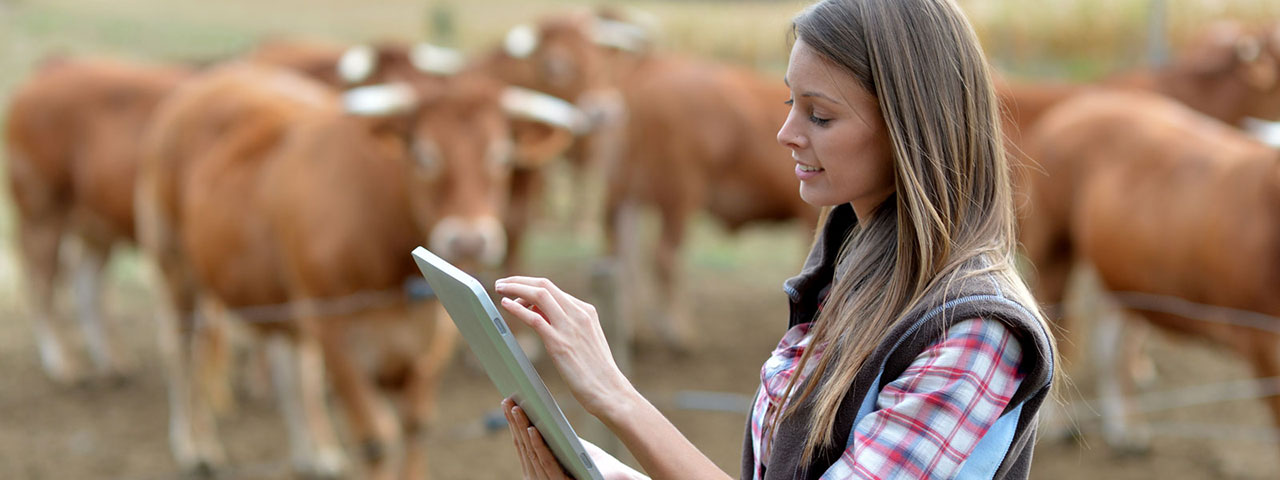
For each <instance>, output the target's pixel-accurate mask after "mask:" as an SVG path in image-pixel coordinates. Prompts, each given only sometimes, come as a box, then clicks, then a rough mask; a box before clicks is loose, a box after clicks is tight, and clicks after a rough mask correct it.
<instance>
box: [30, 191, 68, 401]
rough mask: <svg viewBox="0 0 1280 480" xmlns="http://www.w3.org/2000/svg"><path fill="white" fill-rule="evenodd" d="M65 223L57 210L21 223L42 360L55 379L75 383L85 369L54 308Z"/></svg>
mask: <svg viewBox="0 0 1280 480" xmlns="http://www.w3.org/2000/svg"><path fill="white" fill-rule="evenodd" d="M64 227H65V219H64V218H62V217H61V216H58V215H56V214H51V216H50V217H47V218H41V219H30V218H23V219H22V220H21V222H20V223H19V225H18V229H19V230H18V236H19V242H20V244H21V254H22V260H23V266H24V267H26V277H27V281H26V285H27V290H28V298H29V301H28V304H29V305H30V309H31V314H32V322H33V323H34V325H33V326H34V327H35V333H36V343H37V345H39V349H40V364H41V365H42V366H44V371H45V373H46V374H47V375H49V378H51V379H53V381H55V382H57V383H60V384H72V383H78V382H80V381H82V380H84V372H83V370H82V368H81V367H80V365H79V364H78V362H76V361H75V359H74V358H72V357H71V352H70V345H71V343H70V341H69V340H68V339H67V337H66V332H65V331H64V330H63V328H62V326H61V325H59V324H58V322H57V321H56V320H55V317H56V315H55V314H54V308H53V293H54V292H53V291H54V285H56V284H57V277H58V253H59V250H60V246H61V245H60V244H61V241H62V235H63V232H64Z"/></svg>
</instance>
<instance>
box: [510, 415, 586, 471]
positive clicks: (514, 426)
mask: <svg viewBox="0 0 1280 480" xmlns="http://www.w3.org/2000/svg"><path fill="white" fill-rule="evenodd" d="M502 412H503V413H504V414H506V416H507V427H509V428H510V429H511V439H512V441H513V442H514V443H515V445H516V453H517V454H519V455H520V468H521V469H522V470H524V478H525V479H526V480H530V479H532V480H560V479H567V478H573V477H570V476H569V474H567V473H565V471H564V468H562V467H561V466H560V462H558V461H556V456H555V454H553V453H551V449H550V448H547V444H546V442H544V441H543V440H542V434H541V433H538V429H537V428H534V427H533V424H531V423H529V417H527V416H525V414H524V410H522V409H520V407H517V406H516V402H515V401H514V400H512V399H510V398H508V399H506V400H503V401H502Z"/></svg>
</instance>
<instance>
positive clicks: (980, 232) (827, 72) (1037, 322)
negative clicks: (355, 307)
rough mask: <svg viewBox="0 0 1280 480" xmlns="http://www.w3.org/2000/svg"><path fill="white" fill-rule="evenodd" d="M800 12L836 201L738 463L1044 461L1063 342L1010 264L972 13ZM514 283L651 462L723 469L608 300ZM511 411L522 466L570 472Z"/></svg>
mask: <svg viewBox="0 0 1280 480" xmlns="http://www.w3.org/2000/svg"><path fill="white" fill-rule="evenodd" d="M794 29H795V33H796V37H797V38H796V41H795V44H794V47H793V49H792V51H791V59H790V64H789V65H788V69H787V77H786V79H787V81H788V85H789V86H790V88H791V91H792V98H791V100H789V101H788V102H789V103H790V105H791V113H790V114H789V116H788V118H787V121H786V123H785V124H784V125H783V126H782V129H781V130H780V131H779V132H778V141H779V142H781V143H782V144H783V145H785V146H787V147H788V148H790V149H791V151H792V156H793V158H794V159H795V161H796V170H795V174H796V175H797V176H798V177H799V178H800V181H801V186H800V196H801V197H802V198H803V199H804V200H805V201H806V202H808V203H811V204H813V205H817V206H821V207H824V208H825V210H826V211H825V212H824V213H825V220H824V222H823V227H822V229H821V230H820V231H819V234H818V239H817V241H816V242H815V243H814V246H813V249H812V251H811V252H810V254H809V257H808V260H807V261H806V262H805V266H804V268H803V270H802V271H801V273H800V275H799V276H796V277H794V278H792V279H790V280H788V281H787V282H786V284H785V290H786V293H787V294H788V296H789V297H790V300H791V318H790V329H789V330H788V331H787V332H786V334H785V335H784V336H783V338H782V341H781V342H780V343H779V345H778V348H777V349H776V350H774V352H773V355H772V356H771V358H770V359H769V360H768V361H767V362H766V363H765V365H764V368H763V369H762V371H761V380H762V385H761V387H760V389H759V391H758V393H757V395H756V400H755V403H754V405H753V408H752V411H751V416H750V418H749V419H748V428H747V435H746V439H745V442H744V451H743V470H742V478H765V479H771V478H796V477H803V478H819V477H822V478H850V477H857V478H924V477H928V478H954V477H965V478H968V477H971V476H975V477H976V476H982V477H984V478H992V477H996V478H1026V476H1027V474H1028V471H1029V468H1030V459H1031V450H1032V444H1033V443H1034V442H1033V439H1034V437H1035V425H1036V422H1035V419H1036V412H1037V410H1038V409H1039V407H1040V405H1041V403H1042V402H1043V400H1044V399H1045V397H1046V396H1047V394H1048V390H1049V384H1050V380H1051V378H1052V376H1053V368H1054V362H1053V358H1054V347H1053V344H1052V339H1051V336H1049V335H1048V334H1047V329H1046V327H1045V323H1044V320H1043V317H1042V316H1041V315H1040V314H1039V312H1038V310H1037V309H1036V306H1035V305H1036V303H1035V301H1034V300H1033V299H1032V298H1031V296H1030V294H1029V293H1028V291H1027V288H1026V287H1025V285H1024V284H1023V283H1022V281H1021V280H1020V279H1019V278H1018V276H1017V273H1016V271H1015V269H1014V261H1013V259H1014V237H1013V219H1014V217H1013V215H1014V214H1013V207H1012V200H1011V194H1010V185H1009V175H1008V172H1007V170H1006V165H1005V157H1004V152H1003V150H1002V148H1001V141H1000V138H1001V137H1000V131H999V126H998V125H999V123H998V121H997V120H998V117H997V115H998V112H997V104H996V102H995V99H994V94H993V90H992V86H991V79H990V77H989V75H988V72H987V68H986V62H985V60H984V58H983V55H982V52H981V50H980V49H979V47H978V42H977V38H976V36H975V35H974V33H973V30H972V27H970V25H969V24H968V22H967V21H966V20H965V18H964V16H963V14H962V13H961V12H960V9H959V8H958V7H957V6H956V5H955V3H954V2H953V1H951V0H826V1H823V2H820V3H818V4H816V5H814V6H812V7H810V8H809V9H807V10H805V11H804V12H802V13H801V14H800V15H799V16H797V17H796V19H795V22H794ZM497 291H498V293H499V294H501V295H503V296H505V297H509V298H504V299H503V300H502V305H503V307H504V308H506V309H508V310H509V311H511V312H512V313H513V314H514V315H515V316H516V317H517V318H519V319H520V320H521V321H523V322H524V323H526V324H528V325H529V326H530V327H532V329H533V330H534V331H535V332H537V333H538V334H539V336H541V337H542V339H543V341H544V342H545V343H546V345H547V350H548V353H549V354H550V356H551V358H552V360H553V361H554V362H555V364H556V367H557V368H558V369H559V370H560V372H561V374H562V376H563V377H564V378H565V379H566V380H567V381H568V382H569V383H570V385H569V386H570V389H571V390H572V391H573V394H574V396H575V397H576V398H577V399H578V401H579V402H580V403H581V404H582V405H583V407H585V408H586V409H587V411H588V412H590V413H591V414H593V415H595V416H596V417H599V418H600V419H601V420H602V421H603V422H604V423H605V424H606V425H607V426H608V427H609V428H610V429H611V430H612V431H613V432H614V433H615V434H616V435H617V436H618V437H619V438H620V439H621V440H622V442H623V443H624V444H625V445H626V447H627V448H628V450H629V451H630V452H631V453H632V454H633V455H634V456H635V458H636V460H637V461H638V462H639V463H640V465H641V466H642V467H643V468H644V470H645V471H646V472H648V473H649V474H651V475H653V476H654V477H660V478H712V477H716V478H721V477H726V476H727V475H726V474H725V473H724V472H721V471H720V470H718V469H717V467H716V466H715V465H714V464H713V463H712V462H711V461H710V460H708V459H707V458H706V457H705V456H703V455H702V454H701V453H700V452H698V450H697V449H696V448H694V446H693V445H692V444H690V443H689V442H688V440H686V439H685V438H684V437H683V436H682V435H681V434H680V432H678V431H677V430H676V429H675V428H674V427H673V426H672V425H671V424H670V422H668V421H667V420H666V419H665V418H663V417H662V415H661V414H660V413H659V412H658V410H657V409H655V408H654V407H653V406H652V405H651V404H649V403H648V402H647V401H646V400H645V399H644V398H643V397H641V396H640V395H639V394H638V393H636V390H635V389H634V388H633V387H632V385H631V384H630V382H628V381H627V379H626V378H625V377H623V375H622V374H621V373H619V371H618V369H617V367H616V366H615V365H614V363H613V360H612V357H611V356H610V354H609V349H608V346H607V345H606V343H605V341H604V336H603V335H602V334H601V331H600V327H599V322H598V321H597V318H596V313H595V309H594V308H593V307H592V306H591V305H589V304H586V303H584V302H582V301H580V300H578V299H576V298H573V297H571V296H569V295H568V294H566V293H564V292H563V291H561V290H560V289H559V288H557V287H556V286H555V285H553V284H552V283H551V282H549V281H547V280H545V279H532V278H523V277H512V278H508V279H503V280H499V281H498V283H497ZM810 346H813V348H809V347H810ZM504 410H506V411H507V416H508V420H509V421H510V423H511V425H512V432H513V435H514V436H515V443H516V446H517V450H518V451H519V453H520V455H521V460H522V462H523V466H524V469H525V474H526V476H527V477H530V478H560V476H562V475H563V472H562V471H561V470H560V468H559V466H558V465H557V464H556V462H555V459H554V458H553V457H552V455H551V454H550V453H549V451H548V450H547V449H546V447H545V446H544V445H543V443H542V440H541V437H540V436H539V435H538V434H537V431H536V429H533V428H532V427H531V426H529V422H528V419H527V418H525V417H524V415H523V412H521V411H520V410H519V408H518V407H515V406H514V405H513V403H512V402H511V401H510V400H508V401H505V402H504ZM596 458H597V460H598V461H597V463H599V464H602V466H601V468H602V471H603V469H604V468H606V466H608V467H609V468H617V469H616V470H613V471H612V472H611V474H612V475H614V476H616V477H618V478H627V477H632V476H639V474H638V473H636V472H634V471H630V470H629V469H628V470H624V469H623V468H625V467H620V464H618V463H616V461H613V460H612V459H611V458H608V457H607V456H604V455H602V454H600V453H599V452H597V453H596Z"/></svg>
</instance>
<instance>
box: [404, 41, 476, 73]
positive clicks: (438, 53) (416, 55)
mask: <svg viewBox="0 0 1280 480" xmlns="http://www.w3.org/2000/svg"><path fill="white" fill-rule="evenodd" d="M409 61H410V62H412V63H413V66H414V68H417V69H418V70H421V71H423V72H427V73H433V74H436V75H453V74H455V73H458V72H459V71H461V70H462V66H463V65H464V64H466V57H464V56H463V55H462V52H459V51H457V50H454V49H452V48H445V47H441V46H437V45H432V44H429V43H419V44H417V45H414V46H413V50H412V51H410V52H409Z"/></svg>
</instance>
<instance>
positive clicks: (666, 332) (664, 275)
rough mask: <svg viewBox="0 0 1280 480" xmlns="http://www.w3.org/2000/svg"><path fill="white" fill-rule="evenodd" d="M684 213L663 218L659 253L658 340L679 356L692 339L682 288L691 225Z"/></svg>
mask: <svg viewBox="0 0 1280 480" xmlns="http://www.w3.org/2000/svg"><path fill="white" fill-rule="evenodd" d="M684 212H685V210H678V211H675V212H666V213H664V215H663V216H662V236H661V237H660V238H659V240H658V247H657V251H656V255H655V258H656V265H657V282H658V292H657V294H658V296H657V300H658V301H657V305H659V308H661V309H662V312H660V313H659V314H658V316H657V325H656V326H657V330H658V336H659V338H660V339H661V340H662V342H663V344H664V345H665V346H666V347H668V348H672V349H674V350H675V351H677V352H686V351H688V350H689V348H690V343H691V341H692V338H693V333H692V328H691V325H689V322H688V318H687V312H686V311H685V306H684V291H683V289H682V288H681V287H682V286H681V284H680V283H681V282H680V280H681V276H680V270H681V269H680V266H681V265H680V248H681V246H682V244H683V243H684V235H685V229H686V227H687V225H688V222H687V221H686V219H687V215H685V214H684Z"/></svg>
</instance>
